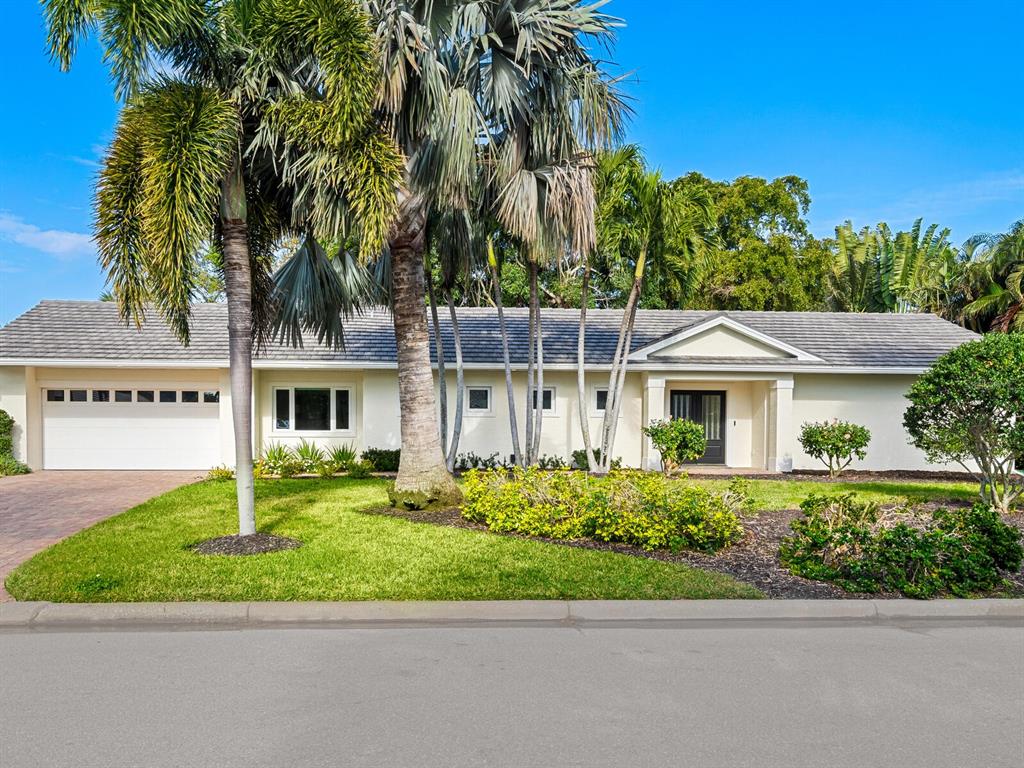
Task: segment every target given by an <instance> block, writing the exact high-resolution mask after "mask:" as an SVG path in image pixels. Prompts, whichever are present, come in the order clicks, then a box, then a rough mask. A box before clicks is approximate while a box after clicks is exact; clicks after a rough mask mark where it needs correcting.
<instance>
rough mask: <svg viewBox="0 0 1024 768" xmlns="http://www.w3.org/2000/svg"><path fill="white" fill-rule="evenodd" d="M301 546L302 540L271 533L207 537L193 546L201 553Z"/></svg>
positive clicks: (261, 551)
mask: <svg viewBox="0 0 1024 768" xmlns="http://www.w3.org/2000/svg"><path fill="white" fill-rule="evenodd" d="M301 546H302V542H301V541H298V540H297V539H289V538H287V537H285V536H272V535H271V534H269V533H254V534H251V535H249V536H238V535H234V536H218V537H217V538H215V539H207V540H206V541H201V542H199V543H198V544H196V545H195V546H194V547H192V551H193V552H197V553H199V554H200V555H263V554H267V553H269V552H281V551H284V550H287V549H298V548H299V547H301Z"/></svg>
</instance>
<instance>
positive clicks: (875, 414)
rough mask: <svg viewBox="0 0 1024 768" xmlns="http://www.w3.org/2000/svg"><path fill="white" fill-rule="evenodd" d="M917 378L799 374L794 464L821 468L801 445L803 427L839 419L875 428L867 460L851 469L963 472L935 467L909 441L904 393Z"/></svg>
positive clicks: (952, 467)
mask: <svg viewBox="0 0 1024 768" xmlns="http://www.w3.org/2000/svg"><path fill="white" fill-rule="evenodd" d="M915 378H916V377H914V376H896V375H875V376H869V375H863V376H860V375H849V374H798V375H796V376H794V388H793V421H794V429H793V445H792V454H793V467H794V469H821V468H822V465H821V463H820V462H819V461H817V460H816V459H814V458H811V457H810V456H808V455H807V454H806V453H804V452H803V449H802V448H801V447H800V443H799V440H797V437H798V436H799V434H800V426H801V425H802V424H804V423H805V422H809V421H831V420H832V419H840V420H842V421H852V422H854V423H856V424H861V425H863V426H865V427H867V428H868V429H869V430H871V443H870V444H869V445H868V448H867V458H866V459H865V460H864V461H856V460H855V461H854V463H853V464H852V465H851V466H850V468H851V469H878V470H884V469H906V470H933V471H938V470H951V471H963V468H962V467H960V466H959V465H956V464H953V465H936V464H929V463H928V462H927V461H925V458H924V455H923V454H922V453H921V452H920V451H918V450H917V449H916V448H914V447H913V446H912V445H910V443H909V438H908V436H907V432H906V430H905V429H904V428H903V412H904V410H905V409H906V407H907V399H906V397H905V394H906V393H907V391H908V390H909V389H910V385H911V384H912V383H913V382H914V379H915Z"/></svg>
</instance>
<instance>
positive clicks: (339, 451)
mask: <svg viewBox="0 0 1024 768" xmlns="http://www.w3.org/2000/svg"><path fill="white" fill-rule="evenodd" d="M357 455H358V454H356V449H355V446H353V445H352V444H351V443H345V444H344V445H336V446H334V447H333V448H331V451H330V453H329V454H328V455H327V459H328V461H329V462H330V463H331V464H334V465H336V466H338V467H340V468H341V469H342V471H344V470H347V469H348V468H349V467H351V466H352V464H354V463H355V460H356V456H357Z"/></svg>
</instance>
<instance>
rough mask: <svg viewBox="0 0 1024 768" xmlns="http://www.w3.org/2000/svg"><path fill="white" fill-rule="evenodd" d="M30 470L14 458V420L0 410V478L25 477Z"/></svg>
mask: <svg viewBox="0 0 1024 768" xmlns="http://www.w3.org/2000/svg"><path fill="white" fill-rule="evenodd" d="M31 471H32V470H31V469H29V468H28V465H27V464H22V463H21V462H20V461H18V460H17V459H15V458H14V419H13V418H12V417H11V415H10V414H9V413H7V411H4V410H0V477H3V476H5V475H27V474H28V473H29V472H31Z"/></svg>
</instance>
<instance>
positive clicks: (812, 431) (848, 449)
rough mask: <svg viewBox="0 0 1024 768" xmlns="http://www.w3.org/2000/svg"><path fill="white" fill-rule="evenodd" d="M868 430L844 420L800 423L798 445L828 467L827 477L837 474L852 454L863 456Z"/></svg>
mask: <svg viewBox="0 0 1024 768" xmlns="http://www.w3.org/2000/svg"><path fill="white" fill-rule="evenodd" d="M870 442H871V433H870V432H869V431H868V428H867V427H862V426H860V424H852V423H850V422H848V421H838V420H833V421H822V422H814V423H809V424H804V425H803V428H802V429H801V430H800V445H802V446H803V448H804V453H806V454H807V455H808V456H813V457H814V458H816V459H818V461H820V462H822V463H823V464H824V465H825V466H826V467H828V474H829V476H830V477H838V476H839V475H841V474H842V472H843V470H844V469H846V468H847V467H848V466H850V464H852V463H853V459H854V457H856V458H858V459H860V460H861V461H863V460H864V457H865V456H867V447H868V443H870Z"/></svg>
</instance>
